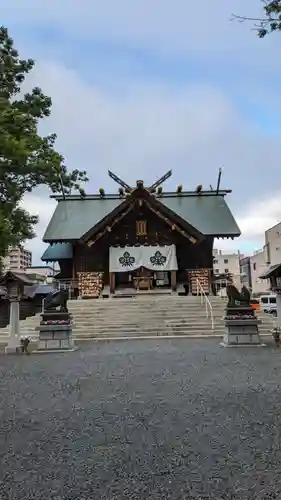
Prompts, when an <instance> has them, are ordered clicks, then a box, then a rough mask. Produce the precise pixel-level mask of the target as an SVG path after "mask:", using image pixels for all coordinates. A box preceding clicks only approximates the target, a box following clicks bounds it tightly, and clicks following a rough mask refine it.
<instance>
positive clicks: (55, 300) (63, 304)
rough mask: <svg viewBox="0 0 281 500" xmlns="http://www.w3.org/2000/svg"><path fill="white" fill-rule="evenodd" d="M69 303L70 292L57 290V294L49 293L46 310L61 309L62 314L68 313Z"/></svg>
mask: <svg viewBox="0 0 281 500" xmlns="http://www.w3.org/2000/svg"><path fill="white" fill-rule="evenodd" d="M67 301H68V291H67V290H57V291H55V292H52V293H49V295H47V297H46V298H45V300H44V310H45V311H51V310H55V309H56V308H57V307H60V312H65V313H67V312H68V309H67Z"/></svg>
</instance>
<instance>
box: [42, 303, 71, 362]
mask: <svg viewBox="0 0 281 500" xmlns="http://www.w3.org/2000/svg"><path fill="white" fill-rule="evenodd" d="M62 321H64V322H65V323H64V324H60V322H62ZM72 328H73V323H72V317H71V315H70V314H68V313H59V312H50V313H43V314H42V321H41V324H40V326H38V327H37V328H36V330H37V331H39V342H38V350H37V351H36V352H37V353H39V352H67V351H73V350H75V348H76V347H75V343H74V340H73V338H72Z"/></svg>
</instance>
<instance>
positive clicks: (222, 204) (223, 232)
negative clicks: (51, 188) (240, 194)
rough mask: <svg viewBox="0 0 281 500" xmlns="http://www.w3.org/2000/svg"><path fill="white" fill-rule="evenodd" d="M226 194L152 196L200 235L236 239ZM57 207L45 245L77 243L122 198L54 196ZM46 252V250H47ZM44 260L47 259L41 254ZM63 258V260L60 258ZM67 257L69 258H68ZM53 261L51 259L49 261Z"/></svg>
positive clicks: (122, 199) (235, 228) (48, 229)
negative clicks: (67, 242)
mask: <svg viewBox="0 0 281 500" xmlns="http://www.w3.org/2000/svg"><path fill="white" fill-rule="evenodd" d="M227 192H228V191H224V190H221V191H219V193H218V194H217V193H216V192H215V191H202V192H201V193H200V194H197V193H196V192H194V191H192V192H182V193H181V194H180V195H179V194H178V193H174V192H173V193H163V194H161V196H155V195H154V196H155V198H156V199H157V201H158V202H159V203H162V204H163V205H164V207H167V208H168V209H170V210H171V211H172V212H174V213H175V214H176V215H178V216H179V217H181V218H182V219H183V220H184V221H186V222H188V223H189V224H190V225H191V226H193V227H194V228H195V229H197V230H198V231H200V232H201V233H202V234H203V235H206V236H207V235H210V236H217V237H237V236H240V234H241V233H240V230H239V227H238V226H237V223H236V221H235V219H234V217H233V215H232V213H231V211H230V209H229V207H228V205H227V203H226V201H225V199H224V197H225V195H226V194H227ZM54 198H55V199H56V200H57V201H58V204H57V207H56V209H55V212H54V214H53V216H52V218H51V220H50V223H49V225H48V227H47V229H46V232H45V234H44V237H43V241H45V242H66V241H77V240H79V239H80V238H82V236H83V235H84V234H85V233H87V232H88V231H90V230H91V228H93V227H94V226H95V225H97V224H99V223H102V222H103V221H104V220H106V219H107V217H108V216H109V215H110V214H111V212H113V211H114V210H116V209H117V210H118V207H121V205H122V204H125V203H126V202H127V200H126V198H125V199H124V198H120V196H118V195H116V194H115V195H114V194H108V195H105V196H104V197H103V198H101V197H100V195H86V196H85V198H81V197H80V196H79V195H69V196H66V197H65V198H63V196H55V197H54ZM47 251H48V249H47ZM43 257H44V260H48V259H47V258H46V256H45V254H44V255H43ZM60 258H63V257H60ZM68 258H69V257H68ZM51 260H53V259H51Z"/></svg>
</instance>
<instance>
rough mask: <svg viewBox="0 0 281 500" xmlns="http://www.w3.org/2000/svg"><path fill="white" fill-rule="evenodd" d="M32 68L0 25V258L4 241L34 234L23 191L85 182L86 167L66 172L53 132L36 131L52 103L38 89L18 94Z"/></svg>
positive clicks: (8, 242) (75, 186)
mask: <svg viewBox="0 0 281 500" xmlns="http://www.w3.org/2000/svg"><path fill="white" fill-rule="evenodd" d="M33 67H34V61H33V60H32V59H28V60H23V59H20V57H19V54H18V51H17V50H16V49H15V48H14V42H13V39H12V38H11V37H10V36H9V34H8V30H7V29H6V28H4V27H0V257H1V256H4V255H5V254H6V252H7V249H8V247H9V245H15V244H18V243H20V242H23V241H25V240H27V239H30V238H33V237H34V224H36V223H37V222H38V220H37V217H36V216H34V215H31V214H29V213H28V212H27V211H26V210H24V209H23V208H22V207H21V201H22V199H23V197H24V195H25V194H26V193H30V192H31V191H32V190H33V189H34V188H35V187H37V186H39V185H46V186H48V187H49V188H50V189H51V191H52V192H54V193H55V192H56V193H58V192H62V191H63V192H64V193H65V194H68V193H70V192H71V191H72V190H77V191H79V192H80V194H81V196H83V195H84V194H85V193H84V191H83V189H81V188H80V184H81V183H82V182H86V181H87V180H88V178H87V176H86V172H85V171H79V170H73V171H71V172H70V171H68V169H67V167H66V166H65V164H64V158H63V157H62V156H61V155H60V154H59V153H58V152H57V151H56V150H55V140H56V135H55V134H52V135H50V136H47V137H40V135H39V134H38V123H39V121H40V119H43V118H46V117H48V116H49V115H50V113H51V105H52V102H51V99H50V98H49V97H47V96H45V95H44V94H43V93H42V91H41V90H40V88H34V89H33V90H32V91H31V92H29V93H26V94H25V95H23V96H22V95H21V94H20V91H21V85H22V84H23V82H24V80H25V78H26V76H27V75H28V73H29V72H30V71H31V70H32V68H33ZM19 94H20V95H19Z"/></svg>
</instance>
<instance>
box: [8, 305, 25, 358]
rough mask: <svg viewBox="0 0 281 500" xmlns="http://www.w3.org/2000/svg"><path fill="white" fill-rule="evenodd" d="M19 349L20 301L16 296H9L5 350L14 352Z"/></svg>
mask: <svg viewBox="0 0 281 500" xmlns="http://www.w3.org/2000/svg"><path fill="white" fill-rule="evenodd" d="M20 350H21V344H20V301H19V298H18V297H10V325H9V340H8V344H7V346H6V347H5V352H6V354H15V353H17V352H20Z"/></svg>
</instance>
